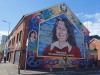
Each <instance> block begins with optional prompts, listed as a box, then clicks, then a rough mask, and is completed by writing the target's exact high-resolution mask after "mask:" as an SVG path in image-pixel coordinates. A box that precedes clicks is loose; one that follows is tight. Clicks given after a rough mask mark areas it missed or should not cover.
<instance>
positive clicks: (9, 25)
mask: <svg viewBox="0 0 100 75" xmlns="http://www.w3.org/2000/svg"><path fill="white" fill-rule="evenodd" d="M2 22H5V23H8V25H9V29H8V36H9V32H10V24H11V23H10V22H8V21H5V20H2Z"/></svg>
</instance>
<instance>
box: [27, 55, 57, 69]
mask: <svg viewBox="0 0 100 75" xmlns="http://www.w3.org/2000/svg"><path fill="white" fill-rule="evenodd" d="M34 58H35V57H34V56H30V57H29V58H28V59H27V60H26V64H28V65H29V66H31V67H33V68H34V67H39V66H42V65H50V66H54V65H56V64H59V60H58V59H55V60H50V59H49V58H48V59H44V60H42V59H39V60H36V61H34Z"/></svg>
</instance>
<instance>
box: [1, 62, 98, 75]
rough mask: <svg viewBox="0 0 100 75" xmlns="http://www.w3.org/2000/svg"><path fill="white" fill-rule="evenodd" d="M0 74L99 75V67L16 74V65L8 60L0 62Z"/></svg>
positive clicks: (27, 71)
mask: <svg viewBox="0 0 100 75" xmlns="http://www.w3.org/2000/svg"><path fill="white" fill-rule="evenodd" d="M0 75H100V70H99V69H88V70H80V69H79V70H66V71H59V70H58V71H53V72H44V71H43V72H42V71H30V70H21V71H20V74H18V66H17V65H15V64H12V63H10V62H7V63H3V62H2V63H0Z"/></svg>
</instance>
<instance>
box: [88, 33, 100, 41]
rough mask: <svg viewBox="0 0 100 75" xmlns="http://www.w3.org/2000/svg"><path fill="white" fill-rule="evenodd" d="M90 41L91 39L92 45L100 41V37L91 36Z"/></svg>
mask: <svg viewBox="0 0 100 75" xmlns="http://www.w3.org/2000/svg"><path fill="white" fill-rule="evenodd" d="M89 39H90V43H91V42H93V41H94V40H100V37H99V36H98V35H93V36H89Z"/></svg>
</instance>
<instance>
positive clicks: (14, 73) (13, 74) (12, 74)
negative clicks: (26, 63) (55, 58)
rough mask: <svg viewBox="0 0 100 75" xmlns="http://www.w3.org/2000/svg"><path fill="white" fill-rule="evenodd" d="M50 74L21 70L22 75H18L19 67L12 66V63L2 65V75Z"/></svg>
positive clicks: (0, 68) (0, 72) (0, 74)
mask: <svg viewBox="0 0 100 75" xmlns="http://www.w3.org/2000/svg"><path fill="white" fill-rule="evenodd" d="M47 73H48V72H40V71H28V70H27V71H26V70H20V74H18V66H17V65H15V64H12V63H10V62H8V61H7V62H6V63H3V62H2V63H0V75H38V74H47Z"/></svg>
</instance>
